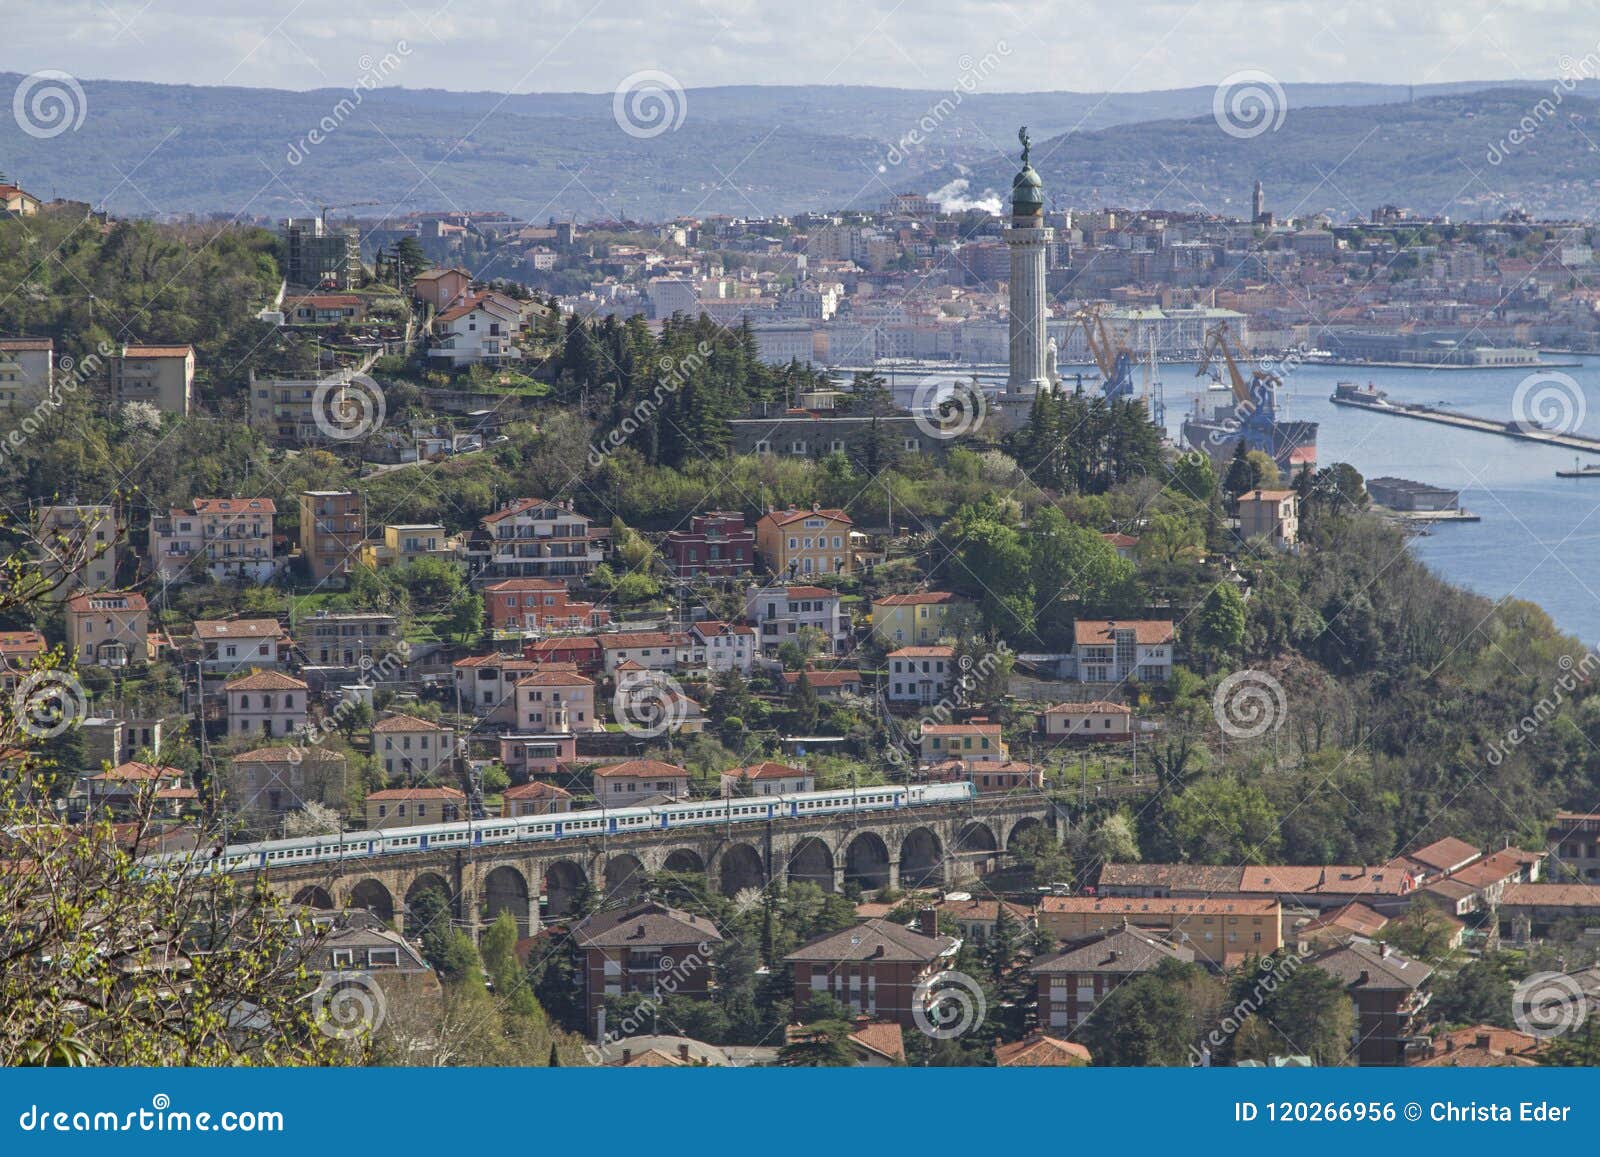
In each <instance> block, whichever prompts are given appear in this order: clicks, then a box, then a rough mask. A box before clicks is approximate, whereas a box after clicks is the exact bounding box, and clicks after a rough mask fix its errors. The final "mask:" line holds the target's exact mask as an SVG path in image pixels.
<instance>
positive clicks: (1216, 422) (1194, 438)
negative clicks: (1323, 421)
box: [1183, 322, 1317, 480]
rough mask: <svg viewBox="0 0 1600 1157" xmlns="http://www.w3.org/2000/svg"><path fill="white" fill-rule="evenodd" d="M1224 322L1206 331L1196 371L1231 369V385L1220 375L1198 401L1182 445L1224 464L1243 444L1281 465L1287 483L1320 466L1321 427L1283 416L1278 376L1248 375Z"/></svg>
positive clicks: (1185, 425) (1261, 372)
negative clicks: (1279, 407) (1302, 471)
mask: <svg viewBox="0 0 1600 1157" xmlns="http://www.w3.org/2000/svg"><path fill="white" fill-rule="evenodd" d="M1243 360H1244V359H1243V358H1242V357H1241V356H1240V351H1238V350H1237V349H1236V348H1235V346H1234V343H1233V342H1232V341H1231V340H1230V338H1229V335H1228V326H1227V323H1226V322H1223V323H1221V324H1219V325H1217V326H1215V327H1213V328H1212V329H1211V330H1209V331H1208V332H1207V333H1206V340H1205V344H1204V345H1203V346H1202V347H1201V351H1200V364H1199V367H1198V368H1197V369H1196V371H1195V373H1196V375H1197V376H1202V375H1204V374H1206V373H1207V372H1208V371H1210V370H1211V367H1212V366H1213V365H1214V364H1217V365H1221V366H1222V367H1223V368H1225V369H1226V371H1227V381H1226V382H1225V383H1224V382H1223V381H1222V375H1221V374H1220V373H1216V374H1215V377H1216V379H1217V382H1218V385H1217V386H1216V387H1213V388H1212V389H1210V390H1207V391H1206V393H1205V394H1203V395H1201V396H1199V397H1197V398H1195V400H1194V408H1193V409H1192V410H1191V411H1190V413H1189V416H1188V417H1187V418H1185V419H1184V421H1183V441H1184V444H1185V445H1186V446H1188V447H1189V448H1190V449H1191V450H1204V451H1205V452H1206V453H1207V454H1209V455H1210V456H1211V458H1212V460H1213V461H1214V462H1217V463H1218V464H1219V465H1223V466H1225V465H1226V463H1227V462H1228V461H1229V460H1230V459H1231V458H1232V457H1233V456H1234V454H1235V453H1236V452H1237V451H1238V448H1239V446H1240V444H1241V443H1242V444H1243V445H1244V447H1245V448H1246V449H1247V450H1260V451H1262V452H1263V453H1265V454H1267V455H1268V456H1270V457H1271V458H1272V460H1273V461H1274V462H1276V463H1277V465H1278V472H1279V473H1280V474H1282V475H1283V477H1284V479H1285V480H1287V479H1289V478H1292V477H1293V476H1294V475H1296V474H1298V473H1300V471H1301V470H1314V469H1316V465H1317V423H1315V422H1298V421H1289V420H1287V419H1284V418H1280V417H1279V415H1278V387H1279V386H1281V385H1282V384H1283V380H1282V378H1280V377H1279V376H1278V375H1277V374H1276V373H1275V372H1273V371H1271V370H1269V369H1265V368H1261V369H1254V370H1251V372H1250V375H1249V377H1246V376H1245V370H1244V368H1243V367H1242V366H1241V364H1240V363H1241V361H1243Z"/></svg>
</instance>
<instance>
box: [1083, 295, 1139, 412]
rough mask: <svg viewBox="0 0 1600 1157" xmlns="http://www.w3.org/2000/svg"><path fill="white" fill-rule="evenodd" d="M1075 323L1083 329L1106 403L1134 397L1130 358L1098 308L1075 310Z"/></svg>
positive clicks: (1131, 357)
mask: <svg viewBox="0 0 1600 1157" xmlns="http://www.w3.org/2000/svg"><path fill="white" fill-rule="evenodd" d="M1075 320H1076V321H1077V323H1078V325H1079V326H1080V327H1082V329H1083V340H1084V341H1085V342H1086V343H1087V344H1088V346H1089V356H1090V357H1091V358H1093V359H1094V364H1095V366H1096V367H1097V368H1098V369H1099V371H1100V377H1101V379H1102V380H1103V382H1104V385H1103V386H1102V389H1103V391H1104V393H1105V397H1106V401H1108V402H1109V401H1111V400H1112V399H1113V398H1131V397H1133V354H1132V352H1131V351H1130V350H1129V349H1128V347H1127V345H1126V343H1124V342H1123V341H1122V340H1121V339H1120V338H1117V337H1115V336H1113V334H1112V333H1111V327H1110V326H1108V325H1106V319H1105V315H1104V314H1102V313H1101V312H1100V309H1099V307H1097V306H1092V305H1090V306H1085V307H1084V308H1082V309H1080V310H1078V312H1077V314H1076V318H1075Z"/></svg>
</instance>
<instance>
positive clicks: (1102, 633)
mask: <svg viewBox="0 0 1600 1157" xmlns="http://www.w3.org/2000/svg"><path fill="white" fill-rule="evenodd" d="M1072 636H1073V656H1074V659H1075V661H1076V664H1077V669H1078V681H1079V682H1080V683H1122V682H1125V681H1127V680H1129V679H1137V680H1139V681H1140V682H1141V683H1164V682H1166V681H1167V680H1168V679H1170V678H1172V662H1173V643H1174V639H1175V633H1174V631H1173V627H1172V624H1171V623H1170V622H1164V621H1159V620H1153V619H1127V620H1121V621H1118V620H1113V619H1079V620H1078V621H1077V622H1076V623H1074V624H1073V625H1072Z"/></svg>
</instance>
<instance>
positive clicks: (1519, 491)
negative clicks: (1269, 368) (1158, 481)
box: [1162, 357, 1600, 646]
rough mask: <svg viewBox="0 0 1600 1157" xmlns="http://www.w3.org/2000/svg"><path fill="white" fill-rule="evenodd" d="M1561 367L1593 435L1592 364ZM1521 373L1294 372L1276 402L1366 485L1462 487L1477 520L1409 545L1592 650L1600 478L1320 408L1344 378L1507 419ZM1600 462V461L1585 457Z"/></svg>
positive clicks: (1417, 428) (1435, 429)
mask: <svg viewBox="0 0 1600 1157" xmlns="http://www.w3.org/2000/svg"><path fill="white" fill-rule="evenodd" d="M1552 360H1560V361H1571V360H1577V361H1580V362H1581V363H1582V364H1581V365H1580V366H1579V367H1577V368H1564V369H1561V370H1560V371H1559V372H1561V373H1565V374H1569V375H1571V376H1572V378H1573V379H1574V380H1576V381H1577V382H1578V384H1579V385H1580V386H1581V387H1582V388H1583V392H1584V395H1585V397H1586V400H1587V411H1586V414H1585V417H1584V421H1583V423H1582V424H1581V425H1580V426H1579V427H1578V428H1577V430H1576V431H1575V432H1577V433H1582V434H1587V435H1590V436H1591V437H1600V359H1595V358H1581V359H1572V358H1567V357H1559V358H1556V357H1553V358H1552ZM1190 373H1192V371H1189V370H1186V369H1185V368H1184V367H1179V366H1173V367H1170V368H1169V369H1168V370H1167V371H1166V372H1165V373H1164V374H1163V375H1162V377H1163V380H1164V382H1165V384H1166V394H1167V411H1168V419H1169V423H1170V424H1172V425H1174V426H1176V424H1177V423H1178V422H1179V421H1180V420H1181V411H1182V410H1183V409H1184V408H1185V404H1186V399H1185V397H1184V395H1185V393H1186V392H1187V391H1189V390H1190V389H1192V382H1193V381H1195V379H1191V378H1190V377H1189V374H1190ZM1528 373H1529V371H1528V370H1525V369H1504V370H1499V369H1497V370H1425V369H1379V368H1375V367H1374V368H1368V367H1353V366H1302V367H1300V368H1298V369H1296V370H1295V371H1294V372H1293V373H1292V374H1290V375H1289V380H1288V383H1287V385H1286V387H1285V389H1284V390H1283V391H1282V394H1281V395H1280V396H1281V398H1282V400H1283V402H1284V403H1285V410H1286V414H1287V416H1288V417H1291V418H1301V419H1308V420H1312V421H1316V422H1320V423H1321V430H1320V431H1319V434H1318V439H1317V460H1318V461H1319V462H1320V463H1322V464H1323V465H1327V464H1329V463H1332V462H1348V463H1350V464H1351V465H1352V466H1354V467H1355V468H1356V469H1357V470H1359V471H1361V473H1362V474H1363V475H1364V476H1366V477H1368V478H1375V477H1381V476H1383V475H1396V476H1398V477H1401V478H1411V479H1415V480H1417V481H1419V482H1428V483H1433V484H1436V485H1440V486H1449V487H1453V488H1456V489H1459V490H1460V491H1461V504H1462V505H1463V506H1465V507H1466V508H1467V509H1468V510H1470V511H1472V512H1473V513H1474V514H1479V515H1482V517H1483V521H1482V522H1467V523H1455V524H1439V525H1436V526H1434V527H1432V528H1430V532H1429V533H1428V534H1427V535H1425V536H1420V535H1419V536H1418V537H1416V538H1414V539H1412V541H1411V550H1412V552H1413V553H1414V554H1415V555H1416V557H1417V558H1419V559H1421V560H1422V561H1424V562H1426V563H1427V564H1428V565H1429V566H1431V567H1432V568H1433V569H1434V570H1436V571H1437V572H1438V573H1439V574H1441V575H1443V576H1444V577H1445V578H1447V579H1449V580H1450V581H1451V582H1453V583H1455V584H1456V585H1458V586H1462V587H1465V588H1467V589H1468V590H1472V591H1476V592H1477V593H1479V594H1482V595H1486V596H1488V597H1490V598H1496V599H1498V598H1505V597H1514V598H1519V599H1526V600H1528V601H1529V602H1533V603H1537V604H1538V605H1539V606H1541V607H1543V608H1544V609H1545V610H1546V611H1547V612H1548V613H1549V614H1550V617H1551V618H1552V619H1554V620H1555V622H1556V624H1557V625H1558V626H1559V627H1561V628H1562V629H1563V630H1565V631H1569V632H1571V633H1572V634H1575V635H1577V636H1578V637H1579V638H1580V639H1582V640H1583V641H1584V642H1585V643H1586V644H1588V645H1591V646H1592V645H1594V644H1595V643H1596V642H1600V571H1597V569H1596V568H1595V562H1596V559H1597V558H1600V477H1595V478H1557V477H1556V476H1555V472H1556V470H1557V469H1570V468H1571V467H1572V465H1573V462H1574V455H1573V453H1572V452H1571V451H1567V450H1557V449H1551V448H1548V447H1544V446H1538V445H1535V444H1533V443H1531V442H1523V441H1518V440H1515V439H1511V438H1501V437H1497V436H1495V435H1492V434H1480V433H1475V432H1473V431H1470V430H1457V429H1453V428H1451V427H1449V426H1440V425H1435V424H1433V423H1431V422H1418V421H1414V420H1412V419H1408V418H1397V417H1394V416H1392V415H1384V414H1375V413H1368V412H1365V411H1362V410H1357V409H1352V408H1351V407H1348V406H1335V405H1334V404H1333V403H1331V402H1330V401H1328V396H1329V395H1330V394H1332V393H1333V388H1334V386H1335V384H1336V383H1338V382H1340V381H1357V382H1361V383H1363V384H1364V383H1366V382H1368V381H1371V382H1374V383H1376V384H1377V386H1378V387H1379V388H1380V389H1382V390H1385V391H1387V392H1388V394H1389V397H1390V399H1391V400H1393V401H1397V402H1424V403H1428V404H1441V403H1442V404H1444V405H1447V406H1449V407H1451V408H1453V409H1458V410H1461V411H1463V412H1464V413H1469V414H1472V415H1474V416H1478V417H1485V418H1492V419H1495V420H1504V419H1508V418H1510V416H1511V398H1512V394H1513V393H1514V392H1515V391H1516V388H1517V384H1518V383H1519V382H1521V381H1522V380H1523V379H1524V378H1525V377H1526V376H1527V375H1528ZM1581 461H1582V462H1584V463H1589V462H1593V463H1600V455H1590V454H1585V455H1582V456H1581Z"/></svg>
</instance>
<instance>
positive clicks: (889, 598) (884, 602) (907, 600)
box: [872, 591, 967, 607]
mask: <svg viewBox="0 0 1600 1157" xmlns="http://www.w3.org/2000/svg"><path fill="white" fill-rule="evenodd" d="M966 601H967V600H966V599H964V598H963V597H962V596H960V595H958V594H956V593H954V592H953V591H914V592H913V593H911V594H909V595H884V596H883V597H882V598H876V599H873V600H872V605H873V606H875V607H930V606H938V605H940V604H943V603H964V602H966Z"/></svg>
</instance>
